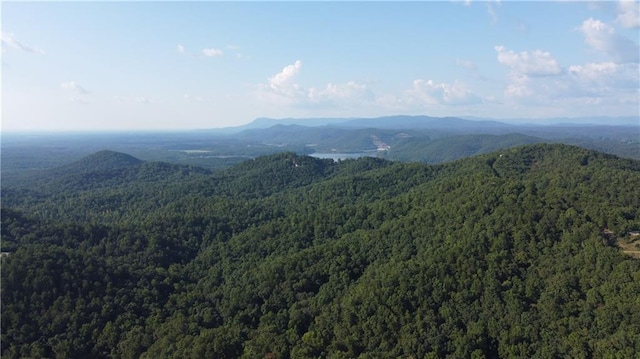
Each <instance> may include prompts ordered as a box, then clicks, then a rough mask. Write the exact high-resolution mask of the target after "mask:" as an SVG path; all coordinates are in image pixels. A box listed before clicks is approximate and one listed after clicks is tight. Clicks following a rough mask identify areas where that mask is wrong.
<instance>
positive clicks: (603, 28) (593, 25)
mask: <svg viewBox="0 0 640 359" xmlns="http://www.w3.org/2000/svg"><path fill="white" fill-rule="evenodd" d="M578 29H579V30H580V31H581V32H582V33H583V34H584V37H585V39H584V41H585V42H586V43H587V44H588V45H589V46H591V47H592V48H594V49H595V50H598V51H601V52H604V53H606V54H607V55H609V56H610V57H611V58H612V59H613V60H614V61H616V62H638V60H639V59H640V53H639V52H640V48H638V44H636V43H634V42H633V41H631V40H629V39H627V38H625V37H622V36H620V35H618V34H617V33H616V30H615V29H614V28H613V27H612V26H609V25H607V24H605V23H603V22H602V21H600V20H595V19H593V18H589V19H587V20H584V21H583V22H582V25H581V26H580V27H579V28H578Z"/></svg>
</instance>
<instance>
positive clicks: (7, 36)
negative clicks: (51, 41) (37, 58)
mask: <svg viewBox="0 0 640 359" xmlns="http://www.w3.org/2000/svg"><path fill="white" fill-rule="evenodd" d="M0 41H1V42H2V52H5V51H7V49H8V48H13V49H18V50H22V51H25V52H30V53H34V54H38V55H44V50H42V49H39V48H36V47H31V46H29V45H26V44H24V43H22V42H20V41H18V40H16V39H15V37H14V35H13V34H12V33H8V32H4V31H2V32H1V33H0Z"/></svg>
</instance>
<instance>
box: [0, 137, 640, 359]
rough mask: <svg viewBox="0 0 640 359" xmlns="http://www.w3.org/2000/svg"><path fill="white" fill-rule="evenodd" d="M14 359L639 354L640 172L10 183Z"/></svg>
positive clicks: (544, 169)
mask: <svg viewBox="0 0 640 359" xmlns="http://www.w3.org/2000/svg"><path fill="white" fill-rule="evenodd" d="M1 215H2V232H1V234H2V238H1V240H2V242H1V243H2V251H3V256H2V259H1V260H2V273H1V275H2V278H1V300H2V308H1V311H2V312H1V315H2V338H1V339H2V353H1V354H2V356H3V357H7V358H22V357H38V358H39V357H59V358H62V357H91V358H138V357H142V358H169V357H173V358H445V357H451V358H483V357H487V358H495V357H500V358H532V357H540V358H560V357H578V358H602V357H612V358H613V357H619V358H632V357H637V356H638V354H639V353H640V303H639V302H638V298H639V297H638V295H639V293H640V260H638V259H634V258H632V257H631V256H628V255H627V254H625V253H623V252H622V251H621V250H620V249H619V248H618V247H617V246H616V242H624V243H626V244H629V245H632V244H633V243H634V241H635V240H637V237H636V236H635V234H636V232H637V231H639V230H640V162H639V161H636V160H632V159H622V158H618V157H615V156H613V155H608V154H603V153H600V152H595V151H590V150H585V149H582V148H579V147H573V146H567V145H559V144H558V145H548V144H532V145H527V146H521V147H516V148H512V149H507V150H501V151H499V152H492V153H490V154H483V155H479V156H475V157H472V158H466V159H462V160H457V161H454V162H449V163H444V164H438V165H428V164H419V163H397V162H391V161H387V160H384V159H379V158H367V157H364V158H360V159H356V160H345V161H340V162H334V161H332V160H327V159H317V158H313V157H308V156H299V155H296V154H294V153H279V154H273V155H269V156H264V157H259V158H256V159H252V160H247V161H244V162H242V163H239V164H237V165H235V166H233V167H231V168H228V169H225V170H223V171H215V172H212V171H210V170H206V169H202V168H199V167H194V166H183V165H178V164H168V163H164V162H145V161H140V160H138V159H137V158H135V157H131V156H128V155H125V154H122V153H117V152H111V151H101V152H98V153H96V154H94V155H91V156H89V157H86V158H84V159H82V160H80V161H77V162H75V163H72V164H68V165H65V166H64V167H58V168H56V169H52V170H48V171H45V172H39V173H38V174H37V176H33V177H29V179H28V180H26V179H25V180H23V181H22V182H21V183H19V184H15V185H12V186H6V185H3V187H2V214H1Z"/></svg>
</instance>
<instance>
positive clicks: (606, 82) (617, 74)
mask: <svg viewBox="0 0 640 359" xmlns="http://www.w3.org/2000/svg"><path fill="white" fill-rule="evenodd" d="M569 75H570V79H571V81H573V82H574V83H575V87H579V88H581V89H584V91H585V92H589V93H611V92H619V91H623V90H632V91H634V90H637V89H638V88H640V83H639V82H640V68H638V65H637V64H632V63H627V64H616V63H614V62H600V63H589V64H585V65H582V66H581V65H573V66H569Z"/></svg>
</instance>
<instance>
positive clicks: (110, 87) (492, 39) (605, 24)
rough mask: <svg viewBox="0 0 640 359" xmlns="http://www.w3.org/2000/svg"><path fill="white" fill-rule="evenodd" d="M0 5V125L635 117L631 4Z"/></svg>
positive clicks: (47, 127)
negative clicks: (395, 117)
mask: <svg viewBox="0 0 640 359" xmlns="http://www.w3.org/2000/svg"><path fill="white" fill-rule="evenodd" d="M0 6H1V8H0V11H1V19H2V21H1V30H2V37H1V40H2V53H1V57H2V68H1V77H2V79H1V81H2V93H1V98H2V131H25V130H27V131H28V130H38V131H68V130H143V129H156V130H174V129H203V128H220V127H229V126H238V125H242V124H246V123H249V122H251V121H253V120H254V119H255V118H258V117H271V118H312V117H313V118H318V117H378V116H387V115H398V114H402V115H428V116H475V117H485V118H494V119H534V118H552V117H581V116H638V115H639V114H640V65H639V57H640V50H639V47H638V43H639V41H640V3H639V2H638V1H601V2H593V1H592V2H578V1H528V2H519V1H488V2H480V1H438V2H433V1H421V2H346V1H338V2H306V1H299V2H272V1H262V2H126V1H123V2H11V1H2V3H1V5H0Z"/></svg>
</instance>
